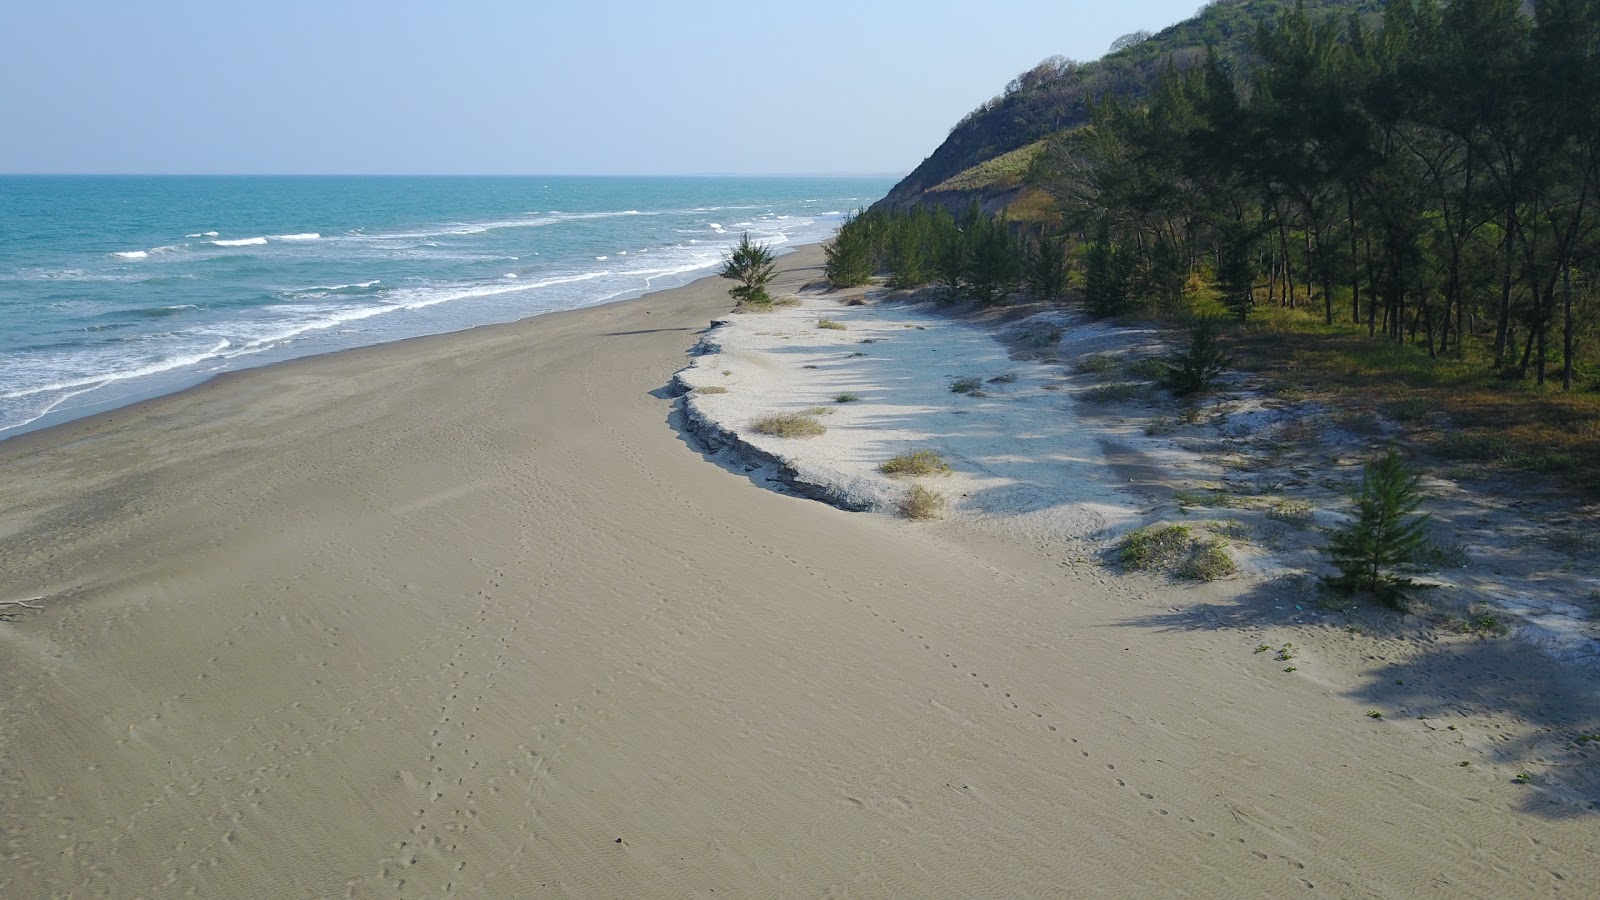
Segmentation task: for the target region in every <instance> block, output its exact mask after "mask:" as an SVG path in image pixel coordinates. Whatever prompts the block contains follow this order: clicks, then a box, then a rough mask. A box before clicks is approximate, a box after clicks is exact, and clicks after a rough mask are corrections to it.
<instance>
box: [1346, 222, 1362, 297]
mask: <svg viewBox="0 0 1600 900" xmlns="http://www.w3.org/2000/svg"><path fill="white" fill-rule="evenodd" d="M1345 209H1346V211H1347V212H1348V214H1349V217H1350V321H1351V322H1353V323H1355V324H1356V325H1360V324H1361V251H1360V245H1359V244H1358V243H1357V235H1356V195H1355V192H1354V191H1351V192H1350V193H1348V194H1346V195H1345Z"/></svg>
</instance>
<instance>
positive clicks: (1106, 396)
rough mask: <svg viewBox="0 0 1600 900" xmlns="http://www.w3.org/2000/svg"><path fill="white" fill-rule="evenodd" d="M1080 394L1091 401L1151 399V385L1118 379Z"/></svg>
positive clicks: (1117, 401)
mask: <svg viewBox="0 0 1600 900" xmlns="http://www.w3.org/2000/svg"><path fill="white" fill-rule="evenodd" d="M1078 396H1080V397H1082V398H1083V399H1085V400H1087V401H1089V402H1091V403H1122V402H1125V401H1128V400H1148V399H1150V385H1148V384H1145V383H1143V382H1138V381H1118V382H1113V383H1112V384H1102V385H1100V386H1099V387H1092V388H1089V389H1088V390H1086V391H1084V392H1083V393H1082V394H1079V395H1078Z"/></svg>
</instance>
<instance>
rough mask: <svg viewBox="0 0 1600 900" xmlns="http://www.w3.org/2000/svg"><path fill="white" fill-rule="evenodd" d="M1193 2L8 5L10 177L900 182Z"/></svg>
mask: <svg viewBox="0 0 1600 900" xmlns="http://www.w3.org/2000/svg"><path fill="white" fill-rule="evenodd" d="M1200 5H1201V0H1121V2H1113V3H1105V2H1088V3H1082V2H1059V0H1058V2H1047V0H1038V2H1019V0H987V2H983V0H971V2H953V0H945V2H941V0H931V2H912V0H903V2H899V3H883V2H875V0H854V2H837V0H816V2H800V3H771V2H762V0H743V2H723V0H687V2H673V3H667V2H662V3H646V2H612V3H595V2H583V0H566V2H549V0H526V2H510V0H452V2H446V0H432V2H411V0H390V2H382V3H379V2H367V0H320V2H300V0H261V2H251V3H238V2H214V0H208V2H164V0H145V2H126V0H124V2H117V3H111V2H93V0H6V2H5V3H4V5H3V8H0V129H4V131H3V134H4V136H5V139H4V140H0V172H13V173H17V172H106V173H111V172H118V173H120V172H137V173H174V172H177V173H268V172H272V173H406V174H416V173H440V174H445V173H463V174H474V173H484V174H515V173H528V174H551V175H558V174H639V175H655V174H697V173H738V174H787V173H797V174H798V173H830V174H831V173H855V174H868V173H870V174H899V173H903V172H907V171H909V170H910V169H911V168H912V167H914V166H915V165H916V164H917V163H919V162H921V161H922V159H923V157H925V156H927V155H928V154H929V153H931V152H932V151H933V149H934V147H935V146H937V145H938V143H939V142H940V141H941V140H943V139H944V136H945V134H946V133H947V132H948V131H949V129H950V126H952V125H954V124H955V122H956V121H957V120H958V119H959V118H961V116H963V115H965V114H966V113H967V112H968V111H970V110H971V109H972V108H974V107H975V106H977V105H978V104H980V103H982V102H983V101H984V100H986V99H988V98H989V97H991V96H993V95H994V94H996V93H998V92H999V91H1000V90H1001V89H1002V88H1003V87H1004V86H1005V84H1006V82H1007V81H1009V80H1010V79H1011V78H1012V77H1014V76H1015V75H1016V74H1017V73H1019V72H1021V71H1023V70H1025V69H1027V68H1029V67H1031V66H1032V65H1033V64H1034V63H1036V62H1038V61H1039V60H1041V59H1043V58H1045V57H1047V56H1050V55H1053V54H1062V55H1065V56H1069V57H1072V58H1074V59H1093V58H1096V57H1098V56H1100V55H1102V54H1103V53H1104V52H1105V51H1106V48H1107V47H1108V46H1109V45H1110V43H1111V42H1112V40H1114V39H1115V38H1117V37H1118V36H1120V35H1123V34H1126V33H1128V32H1130V31H1135V30H1138V29H1146V30H1150V31H1157V30H1160V29H1161V28H1164V27H1166V26H1167V25H1170V24H1172V23H1174V22H1177V21H1179V20H1181V19H1184V18H1187V17H1188V16H1190V15H1193V14H1194V12H1195V11H1196V10H1197V9H1198V7H1199V6H1200Z"/></svg>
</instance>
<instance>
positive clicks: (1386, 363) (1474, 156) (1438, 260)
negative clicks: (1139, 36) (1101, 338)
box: [831, 0, 1600, 492]
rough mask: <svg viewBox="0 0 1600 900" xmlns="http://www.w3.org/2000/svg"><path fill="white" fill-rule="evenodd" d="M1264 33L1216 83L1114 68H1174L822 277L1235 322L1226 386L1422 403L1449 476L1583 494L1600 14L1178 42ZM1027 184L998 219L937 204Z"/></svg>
mask: <svg viewBox="0 0 1600 900" xmlns="http://www.w3.org/2000/svg"><path fill="white" fill-rule="evenodd" d="M1269 6H1270V7H1273V8H1275V9H1276V10H1277V11H1276V13H1275V16H1274V17H1272V18H1269V19H1267V20H1265V21H1263V22H1261V23H1260V24H1259V25H1258V27H1256V28H1255V29H1253V30H1252V31H1250V33H1249V34H1248V36H1241V35H1240V29H1238V28H1235V29H1234V30H1233V31H1231V32H1228V34H1229V35H1231V40H1233V41H1235V44H1234V46H1237V47H1238V48H1240V49H1239V50H1238V51H1237V52H1236V53H1235V54H1234V55H1231V56H1230V55H1228V54H1227V53H1225V52H1224V49H1225V45H1224V42H1219V43H1218V44H1216V45H1214V46H1213V47H1211V48H1207V49H1201V50H1197V51H1196V52H1197V53H1198V54H1199V55H1198V56H1197V57H1195V58H1187V59H1177V58H1175V57H1174V55H1173V53H1172V52H1171V51H1166V52H1165V55H1164V56H1157V55H1155V54H1156V53H1157V51H1155V50H1145V49H1143V48H1144V47H1146V46H1147V45H1150V44H1155V43H1156V39H1152V40H1151V41H1147V42H1145V43H1144V44H1140V45H1139V46H1137V47H1134V48H1132V49H1131V50H1129V51H1125V53H1124V55H1123V56H1121V57H1120V58H1121V59H1124V60H1131V59H1134V58H1136V57H1137V58H1142V59H1146V60H1156V59H1158V58H1159V59H1164V60H1166V62H1165V63H1162V64H1159V65H1158V64H1156V63H1154V62H1152V63H1151V65H1152V66H1153V68H1152V69H1151V70H1150V72H1149V73H1147V74H1145V75H1141V76H1140V77H1147V78H1148V79H1149V81H1148V84H1147V86H1146V87H1144V88H1143V89H1141V90H1139V91H1133V90H1122V91H1115V90H1107V91H1104V92H1103V93H1101V94H1100V95H1098V96H1097V97H1095V98H1092V101H1091V102H1087V110H1086V112H1085V113H1084V117H1085V121H1084V122H1083V123H1082V124H1079V125H1076V126H1074V127H1071V128H1066V129H1060V130H1056V131H1054V132H1052V133H1050V134H1049V135H1047V136H1045V137H1043V138H1039V139H1037V140H1034V141H1032V142H1031V143H1029V144H1026V145H1024V146H1023V147H1022V148H1020V149H1017V150H1013V151H1011V152H1010V153H1006V154H1001V155H999V156H993V157H987V158H985V159H983V160H981V161H980V162H979V163H978V164H977V165H975V166H971V167H969V168H967V169H966V170H964V171H963V172H961V173H958V174H956V175H955V176H954V177H948V176H947V180H946V181H945V182H943V187H942V188H941V189H939V190H934V191H932V192H931V193H929V192H912V193H905V192H902V195H901V196H902V197H903V198H904V201H903V205H900V206H895V205H893V204H884V205H881V206H879V207H875V208H874V210H872V211H870V212H869V213H868V214H867V215H865V216H863V217H861V218H859V219H857V220H856V221H854V222H852V223H851V224H850V225H847V226H846V228H845V229H844V230H843V231H842V232H841V234H840V239H839V241H837V242H835V245H834V246H833V247H832V248H831V252H832V253H833V254H834V255H835V256H839V257H840V258H844V256H843V255H842V254H843V252H844V251H846V250H849V249H850V248H852V247H854V246H856V245H858V244H865V245H867V247H868V249H867V250H866V251H865V252H866V253H867V254H868V255H869V256H871V257H872V261H871V263H869V264H868V267H870V266H872V265H875V266H876V267H877V270H878V271H884V270H887V272H888V274H889V277H890V284H891V285H895V286H900V287H911V286H915V285H916V284H919V283H924V282H930V281H939V282H941V283H943V284H945V285H947V286H948V287H949V288H950V290H951V292H952V295H954V294H956V293H958V292H960V291H962V290H965V291H966V292H967V294H968V296H969V297H971V298H972V299H974V300H977V301H978V302H985V303H992V302H1006V298H1007V297H1008V296H1009V294H1010V292H1011V290H1012V289H1014V288H1016V287H1017V286H1018V285H1019V284H1021V283H1027V284H1029V285H1030V292H1031V293H1032V294H1033V295H1034V299H1041V298H1045V299H1048V298H1050V297H1052V296H1054V295H1055V294H1058V293H1060V292H1061V291H1062V290H1063V287H1064V286H1066V287H1069V288H1076V289H1078V290H1079V291H1080V292H1081V296H1082V299H1083V302H1084V305H1085V307H1086V309H1087V310H1088V311H1089V312H1091V313H1092V314H1095V315H1102V316H1122V315H1153V316H1157V317H1162V318H1169V319H1178V320H1182V319H1186V318H1190V317H1194V316H1201V317H1222V318H1226V319H1231V320H1232V321H1233V322H1234V323H1236V324H1235V325H1234V326H1233V327H1232V328H1231V329H1230V335H1229V340H1230V341H1232V342H1233V343H1235V344H1236V345H1237V346H1239V347H1241V348H1248V351H1249V352H1248V353H1240V354H1236V358H1238V359H1239V360H1241V363H1242V364H1244V365H1250V366H1255V367H1257V368H1258V369H1270V370H1272V371H1276V372H1278V373H1279V374H1280V375H1293V376H1295V377H1298V378H1300V379H1301V381H1302V382H1303V383H1304V387H1306V388H1308V389H1311V390H1325V389H1328V388H1329V387H1330V386H1334V385H1344V386H1347V387H1351V388H1352V389H1353V390H1354V391H1355V394H1353V395H1350V396H1348V397H1347V398H1346V399H1353V400H1361V401H1370V400H1371V399H1373V397H1374V395H1376V396H1380V397H1381V396H1395V395H1398V394H1400V393H1402V392H1410V393H1413V394H1414V395H1415V399H1416V400H1417V401H1418V402H1417V403H1416V404H1413V406H1412V407H1411V408H1412V410H1413V412H1415V411H1417V410H1436V411H1449V412H1451V413H1452V422H1451V423H1450V425H1449V426H1448V427H1441V428H1440V429H1439V430H1436V431H1435V433H1434V435H1433V440H1435V441H1436V442H1437V443H1438V445H1439V446H1440V447H1443V448H1445V449H1447V450H1449V451H1450V453H1449V454H1447V455H1455V456H1456V457H1458V458H1479V459H1484V460H1498V461H1502V462H1509V463H1511V464H1513V465H1514V466H1515V467H1519V468H1525V469H1532V470H1537V471H1542V472H1550V473H1561V474H1563V475H1565V476H1568V477H1570V478H1572V479H1574V480H1576V481H1580V482H1582V483H1584V484H1586V485H1588V486H1589V487H1590V488H1591V489H1593V490H1595V491H1596V492H1600V403H1597V402H1596V401H1597V400H1600V396H1597V392H1600V0H1539V2H1537V3H1534V4H1532V5H1531V9H1530V8H1529V7H1528V6H1527V5H1525V4H1523V3H1521V2H1519V0H1454V2H1451V3H1448V4H1446V3H1440V2H1436V0H1391V2H1389V3H1387V4H1385V8H1384V9H1383V11H1382V13H1381V15H1377V16H1373V15H1367V14H1365V7H1360V8H1359V9H1357V10H1356V11H1357V13H1358V14H1355V15H1352V14H1350V13H1351V11H1352V8H1351V7H1349V6H1347V5H1341V8H1339V9H1329V8H1323V9H1318V8H1316V6H1317V5H1315V4H1310V3H1307V4H1304V5H1300V6H1292V7H1288V8H1285V7H1284V5H1283V4H1267V3H1221V4H1217V5H1214V6H1212V7H1210V8H1208V10H1207V11H1206V12H1205V14H1203V15H1202V16H1201V17H1199V18H1197V19H1195V20H1193V21H1191V22H1189V23H1185V25H1184V26H1180V27H1183V28H1189V29H1198V30H1205V29H1206V28H1207V26H1206V24H1205V23H1206V22H1207V21H1208V20H1209V21H1210V22H1212V23H1213V24H1212V27H1213V28H1214V27H1215V22H1216V16H1218V15H1219V14H1220V11H1224V10H1226V11H1231V12H1233V13H1236V14H1240V15H1242V14H1244V13H1247V12H1249V13H1255V12H1257V11H1258V10H1260V9H1261V8H1265V7H1269ZM1323 6H1328V5H1327V4H1324V5H1323ZM1214 33H1217V34H1221V33H1223V32H1222V31H1220V30H1216V31H1214ZM1165 35H1166V36H1168V39H1169V41H1170V40H1171V39H1170V35H1171V32H1168V33H1165ZM1169 46H1172V45H1171V44H1170V43H1169ZM1141 53H1142V54H1144V55H1143V56H1140V55H1139V54H1141ZM1094 71H1095V73H1098V74H1097V77H1099V78H1111V77H1112V76H1111V75H1110V74H1108V73H1110V72H1111V71H1112V70H1111V69H1110V68H1098V69H1096V70H1094ZM1074 77H1075V78H1076V80H1075V81H1073V82H1072V83H1073V84H1074V85H1076V86H1078V87H1082V86H1083V85H1086V84H1089V83H1091V81H1090V79H1089V78H1088V77H1087V76H1082V75H1079V76H1074ZM1042 91H1045V89H1044V88H1030V87H1027V86H1022V87H1016V88H1015V89H1014V90H1012V91H1010V92H1008V93H1007V94H1006V95H1005V97H1003V98H1001V99H1000V100H999V101H997V103H996V104H993V105H991V106H990V107H986V108H985V109H984V110H980V111H979V112H978V113H976V114H974V117H973V119H974V120H984V119H985V118H986V117H991V116H995V115H997V110H1000V109H1022V108H1024V107H1025V106H1026V102H1025V101H1028V98H1031V97H1036V96H1039V95H1040V92H1042ZM1061 96H1065V94H1064V93H1063V94H1061ZM1027 108H1030V109H1031V108H1035V107H1027ZM1017 127H1018V128H1019V129H1021V130H1019V131H1018V132H1017V133H1018V134H1023V133H1024V132H1025V133H1026V134H1028V135H1032V134H1034V133H1036V132H1033V131H1027V128H1033V127H1034V125H1028V126H1027V128H1024V127H1023V126H1022V125H1018V126H1017ZM963 129H965V130H964V131H963ZM958 131H960V132H962V133H963V134H965V135H968V136H969V137H970V136H973V135H977V134H979V133H980V132H981V131H982V129H979V128H977V127H976V126H974V125H973V124H972V121H969V122H967V123H964V125H963V126H962V127H961V128H958ZM973 139H974V140H975V139H976V138H973ZM948 146H949V145H948V144H947V148H948ZM945 149H946V148H941V152H943V151H944V150H945ZM930 171H932V170H930ZM935 174H937V173H935ZM929 177H932V175H930V176H929ZM1018 185H1020V186H1022V188H1024V189H1025V191H1026V193H1027V196H1026V198H1025V201H1026V202H1020V203H1019V202H1013V203H1012V206H1011V207H1010V209H1009V210H1002V211H1001V213H1000V215H999V216H998V217H997V219H995V220H990V218H989V217H988V216H985V215H983V213H982V211H981V209H980V205H979V204H978V203H976V202H974V203H973V204H972V206H971V208H970V209H969V211H968V212H967V214H966V215H963V216H956V215H952V214H951V212H950V210H949V207H950V203H948V202H947V201H946V200H945V199H943V198H947V197H949V196H951V195H956V196H962V197H963V198H964V199H965V198H979V199H981V198H982V197H983V196H984V194H985V191H989V192H991V193H992V192H993V191H995V190H996V186H999V187H1003V188H1007V189H1008V190H1010V196H1011V197H1012V198H1015V196H1016V186H1018ZM994 221H998V222H1000V223H1002V224H1003V225H1004V227H999V228H996V227H993V226H994ZM858 255H859V253H858ZM1054 260H1061V261H1062V263H1061V266H1058V265H1057V264H1056V263H1055V262H1054ZM1062 267H1064V268H1065V269H1066V270H1067V272H1068V274H1067V275H1065V276H1063V275H1061V274H1060V273H1059V272H1057V271H1055V270H1056V269H1057V268H1062ZM840 270H841V271H845V270H844V269H842V268H841V269H840ZM862 270H863V265H861V264H856V265H855V272H856V273H858V274H859V272H860V271H862ZM1296 373H1298V374H1296ZM1358 376H1359V377H1358ZM1357 395H1360V396H1357ZM1420 419H1426V420H1427V421H1430V422H1431V421H1433V420H1432V419H1431V418H1430V417H1428V416H1422V417H1420ZM1420 419H1419V420H1420Z"/></svg>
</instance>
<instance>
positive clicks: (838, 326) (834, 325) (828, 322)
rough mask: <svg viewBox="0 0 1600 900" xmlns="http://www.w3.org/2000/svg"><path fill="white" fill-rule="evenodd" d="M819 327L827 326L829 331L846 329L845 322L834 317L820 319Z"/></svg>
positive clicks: (818, 321)
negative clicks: (833, 318) (837, 320)
mask: <svg viewBox="0 0 1600 900" xmlns="http://www.w3.org/2000/svg"><path fill="white" fill-rule="evenodd" d="M817 327H818V328H826V329H828V330H829V331H844V330H845V327H844V323H843V322H835V321H834V320H832V319H819V320H817Z"/></svg>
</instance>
